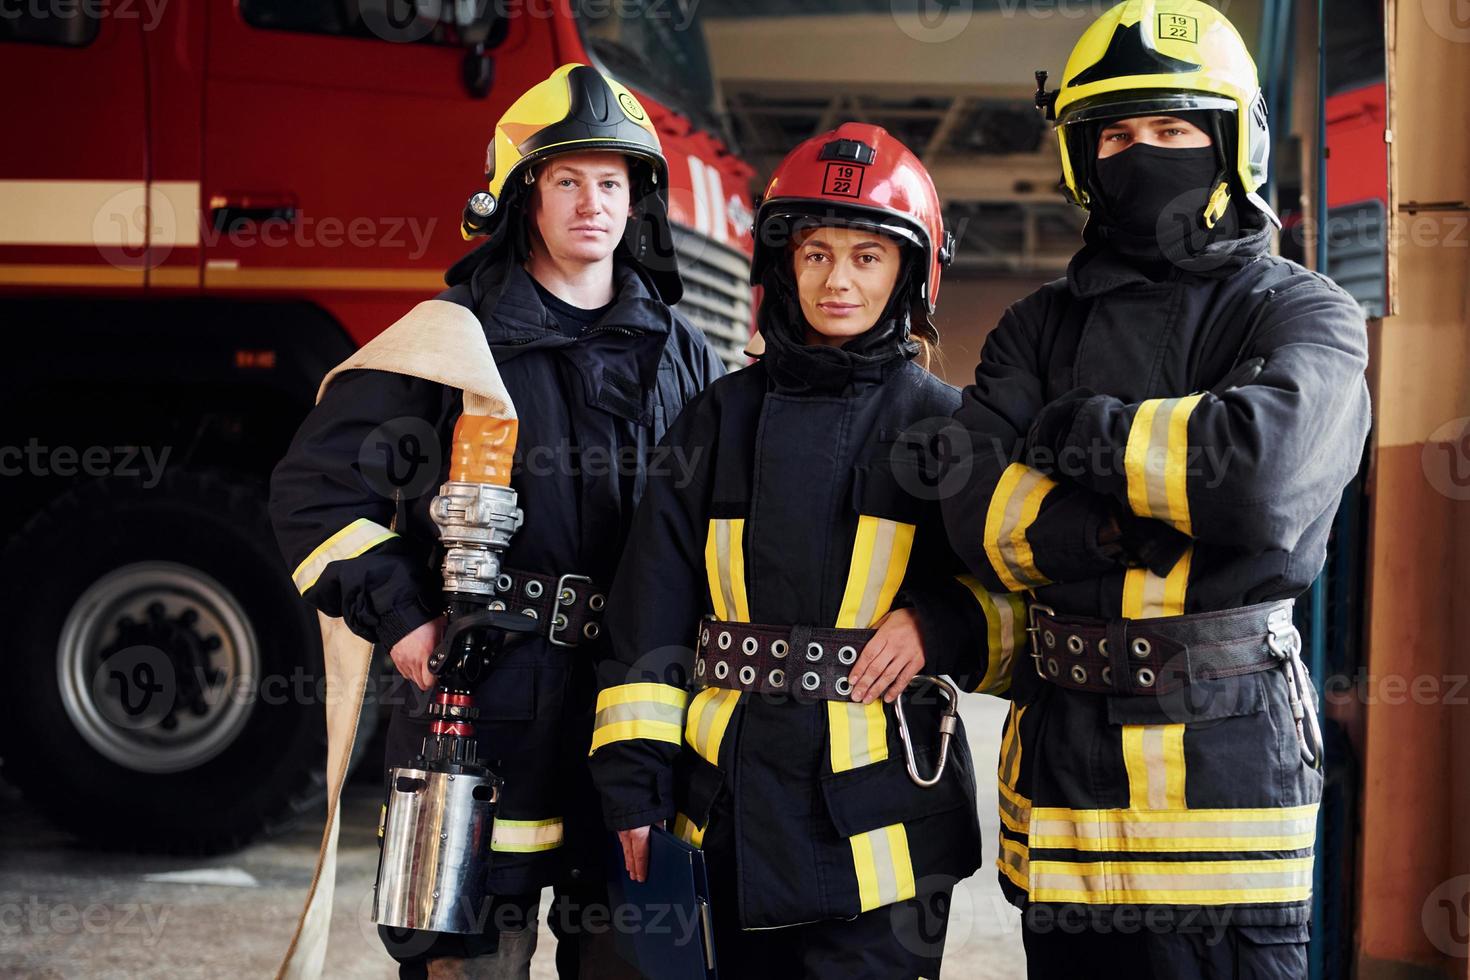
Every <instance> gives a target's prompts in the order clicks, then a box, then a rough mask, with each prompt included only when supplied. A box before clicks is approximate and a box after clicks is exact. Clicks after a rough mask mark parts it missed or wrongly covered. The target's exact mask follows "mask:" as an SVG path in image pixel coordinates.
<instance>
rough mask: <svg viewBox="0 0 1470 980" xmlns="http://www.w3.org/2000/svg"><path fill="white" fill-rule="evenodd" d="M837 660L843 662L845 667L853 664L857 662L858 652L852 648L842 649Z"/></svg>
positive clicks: (838, 652)
mask: <svg viewBox="0 0 1470 980" xmlns="http://www.w3.org/2000/svg"><path fill="white" fill-rule="evenodd" d="M837 659H838V660H840V661H842V663H843V665H844V666H846V665H848V664H851V663H852V662H853V661H855V660H857V650H856V649H855V648H853V647H850V646H848V647H842V648H841V649H840V650H838V651H837Z"/></svg>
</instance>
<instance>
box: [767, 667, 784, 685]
mask: <svg viewBox="0 0 1470 980" xmlns="http://www.w3.org/2000/svg"><path fill="white" fill-rule="evenodd" d="M766 681H767V683H769V684H770V685H771V686H772V687H780V686H781V685H782V684H785V683H786V671H784V670H782V669H781V668H780V667H772V668H771V672H770V673H769V674H767V675H766Z"/></svg>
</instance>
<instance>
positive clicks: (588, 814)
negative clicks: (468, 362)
mask: <svg viewBox="0 0 1470 980" xmlns="http://www.w3.org/2000/svg"><path fill="white" fill-rule="evenodd" d="M488 161H489V165H488V166H487V177H488V186H487V188H486V190H484V191H482V192H480V193H477V194H476V195H475V196H474V197H472V198H471V199H470V203H469V206H468V207H467V208H466V209H465V213H464V232H465V236H466V238H470V237H474V236H477V235H478V236H487V237H488V240H487V241H486V242H485V243H484V244H483V245H482V246H481V247H479V248H477V249H476V250H474V251H472V252H470V253H469V254H467V255H466V256H465V258H464V259H462V260H461V261H460V262H459V263H457V264H456V265H455V266H454V267H453V268H451V269H450V270H449V272H448V274H447V275H446V281H447V283H448V285H449V288H448V289H447V290H446V291H445V292H443V293H441V294H440V295H439V297H438V298H437V300H436V301H431V302H429V303H426V304H423V305H422V306H421V307H420V308H419V310H420V311H424V310H427V311H430V312H429V314H428V315H429V316H432V317H438V318H442V317H444V316H445V315H446V313H445V310H446V309H448V310H449V312H451V313H454V312H458V311H456V310H454V309H453V308H452V306H451V305H453V306H457V307H460V308H463V309H464V310H468V311H469V312H470V313H472V314H473V316H474V317H475V318H477V320H478V322H479V327H480V328H482V329H483V332H484V336H485V339H486V341H487V342H488V345H489V350H490V352H491V353H492V354H493V356H494V362H495V365H496V367H498V370H499V374H500V377H501V378H502V379H503V381H504V385H505V388H506V389H507V390H508V392H509V395H510V397H511V399H512V400H513V401H514V403H515V406H516V408H517V410H518V414H519V441H518V449H517V454H516V462H515V465H514V467H513V469H512V472H511V476H510V486H511V488H512V489H513V490H515V491H516V493H517V495H518V499H519V503H520V507H521V508H522V510H523V511H524V523H523V525H522V526H521V528H520V529H519V531H517V532H516V533H515V535H514V537H513V539H512V541H511V544H510V547H509V550H508V551H507V552H506V553H505V555H504V568H503V570H502V574H501V575H500V581H499V582H497V598H496V601H495V602H494V603H492V604H491V608H498V609H505V610H508V611H510V612H521V613H524V614H525V615H526V616H528V617H533V618H534V620H535V622H536V624H537V627H536V630H535V632H534V633H533V634H531V636H530V638H528V639H527V638H524V637H523V638H522V639H521V640H520V641H518V642H516V643H513V644H508V645H507V649H506V651H505V652H504V653H503V654H501V655H500V657H499V659H498V661H497V662H496V664H495V665H494V667H493V669H491V670H490V671H489V673H488V674H487V675H486V677H485V678H484V679H483V680H482V681H481V683H480V685H479V687H478V689H477V690H476V692H475V701H476V703H477V705H478V708H479V712H480V715H479V721H478V724H477V728H478V735H479V759H481V760H483V761H484V762H486V763H487V764H488V765H489V766H490V768H491V769H492V770H493V771H494V772H495V773H496V774H497V775H499V776H500V777H501V778H502V779H503V780H504V786H503V789H502V791H501V797H500V800H499V806H498V808H497V811H496V813H495V820H494V828H493V836H492V839H491V843H490V848H491V860H490V869H489V891H490V892H492V893H493V894H494V895H495V903H494V907H492V908H489V909H486V910H483V915H484V922H485V930H484V933H483V934H480V935H475V934H470V935H449V934H436V933H423V932H413V931H409V932H395V931H394V930H387V929H380V933H381V934H382V936H383V939H384V943H385V945H386V946H387V948H388V951H389V953H390V954H392V955H393V956H394V957H395V958H396V959H398V960H399V961H400V963H401V970H400V975H402V976H406V977H407V976H425V975H429V976H446V977H447V976H454V977H460V976H469V977H502V976H504V977H516V976H525V975H526V974H525V970H526V969H527V966H526V964H528V963H529V961H530V958H531V955H532V952H533V950H534V948H535V943H536V919H537V904H538V901H539V897H540V893H541V889H542V888H543V887H544V886H548V885H551V886H555V887H556V891H557V901H556V903H555V904H554V905H553V909H552V912H551V914H550V924H551V927H552V929H553V931H554V932H555V933H557V935H558V937H559V939H560V942H559V943H558V947H557V961H558V966H559V968H560V972H561V975H562V976H563V977H577V976H581V977H589V976H599V977H600V976H619V975H624V973H623V970H622V969H621V968H620V967H619V963H620V962H621V961H620V960H619V959H618V958H617V956H616V955H615V954H614V953H613V952H612V950H611V937H610V935H609V934H608V933H607V932H606V931H605V930H595V929H584V928H580V927H579V925H578V915H579V912H580V911H581V910H584V909H587V908H588V907H591V906H597V905H600V904H601V903H603V902H605V898H604V897H603V894H602V882H603V880H604V877H605V876H604V873H603V859H602V850H601V844H602V841H603V839H604V837H605V835H606V834H607V831H606V830H605V829H604V828H603V827H602V824H601V821H600V818H599V807H598V804H597V797H596V794H595V792H594V791H593V788H592V785H591V782H590V778H589V775H588V772H587V765H586V761H585V760H586V755H587V746H588V742H589V739H590V737H591V718H592V705H593V698H594V695H595V680H594V669H593V666H592V665H593V662H594V661H595V659H596V658H597V657H598V655H599V651H601V650H602V649H603V648H604V645H605V642H606V641H605V637H604V636H603V635H602V634H601V618H602V616H603V614H604V612H605V604H606V594H607V589H608V587H609V586H610V584H611V582H612V575H613V572H614V570H615V568H616V564H617V561H618V558H619V556H620V555H621V552H622V548H623V544H624V541H625V539H626V535H627V529H628V526H629V524H630V523H631V521H632V516H633V510H634V506H635V503H636V501H637V499H638V497H639V496H640V494H641V493H642V490H643V485H644V479H645V462H646V461H647V460H648V458H649V454H650V452H651V451H652V449H653V447H654V445H655V443H656V442H657V440H658V439H659V438H660V437H661V436H662V435H663V434H664V430H665V428H666V427H667V425H668V424H669V423H670V422H672V421H673V419H674V418H675V416H677V415H678V414H679V411H680V410H681V409H682V407H683V405H684V403H685V402H686V401H687V400H688V399H689V398H691V397H692V396H693V395H694V394H695V393H696V392H698V391H699V390H700V389H701V388H703V387H704V386H705V384H706V383H708V382H709V381H710V380H712V379H713V378H715V377H717V376H719V375H721V374H722V373H723V369H722V367H721V366H720V362H719V360H718V359H717V358H716V356H715V355H714V353H713V351H712V350H711V349H710V348H709V347H708V346H707V345H706V343H705V341H704V338H703V336H702V335H701V334H700V333H699V331H698V330H696V329H695V328H693V327H692V326H690V324H689V323H688V322H687V321H686V320H684V318H683V317H682V316H680V315H679V314H677V313H675V312H674V311H673V310H672V309H670V307H669V305H668V304H670V303H674V302H677V301H678V299H679V297H680V293H681V288H682V287H681V283H680V278H679V274H678V270H677V267H676V265H675V264H674V262H673V250H672V240H671V237H670V233H671V230H670V227H669V224H668V220H667V218H666V215H665V207H666V191H667V187H668V168H667V164H666V162H665V160H664V157H663V154H662V152H661V150H660V147H659V141H658V136H657V133H656V131H655V129H654V127H653V124H652V123H651V122H650V121H649V118H648V116H647V114H646V112H645V111H644V110H643V108H642V106H641V105H640V104H639V103H638V100H637V98H636V97H635V96H634V95H633V94H632V93H631V92H629V91H628V90H627V89H626V88H624V87H623V86H622V85H620V84H618V83H617V82H615V81H613V80H611V79H608V78H606V77H604V76H603V75H601V74H599V73H598V72H597V71H595V70H593V69H592V68H588V67H586V66H583V65H565V66H563V67H561V68H559V69H558V70H557V71H556V72H554V73H553V74H552V75H551V77H550V78H548V79H547V80H546V81H544V82H542V83H540V84H538V85H536V86H534V87H533V88H531V89H530V90H529V91H527V92H526V93H525V95H523V96H522V97H521V98H520V99H518V100H517V101H516V102H515V103H514V104H512V105H511V106H510V108H509V109H507V110H506V112H505V114H504V115H503V116H502V117H501V119H500V120H499V122H498V123H497V124H496V127H495V132H494V136H493V139H492V142H491V145H490V150H489V154H488ZM416 315H418V311H416V313H415V314H411V315H410V318H406V319H411V318H412V317H413V316H416ZM460 315H461V316H462V314H460ZM390 333H391V334H392V339H393V344H390V345H389V347H390V348H391V349H389V350H386V351H384V350H381V349H378V348H381V347H382V345H381V344H380V345H377V348H375V346H374V345H372V344H370V345H369V347H368V348H364V350H365V351H372V350H377V353H378V354H379V355H380V356H382V355H384V354H387V355H392V353H393V350H412V349H413V348H414V347H416V346H417V345H420V344H424V343H428V342H429V341H430V338H431V336H438V335H439V334H433V333H432V331H430V330H429V328H428V326H426V325H424V324H423V323H421V322H410V323H408V324H407V325H405V323H404V322H403V321H400V323H399V324H396V325H395V326H394V327H392V328H390ZM385 336H387V335H385ZM443 354H444V356H445V358H446V359H447V360H448V361H449V362H450V363H447V364H445V365H443V366H442V369H440V370H438V371H437V372H435V371H430V372H429V374H431V375H433V376H435V377H445V376H451V375H453V373H454V370H455V365H454V364H453V361H454V359H455V358H456V357H458V356H460V352H456V351H445V352H443ZM367 363H373V364H376V363H379V362H378V361H373V360H369V361H368V362H367ZM460 407H461V400H460V392H458V391H456V390H454V388H453V387H451V386H449V385H446V384H443V383H440V382H438V381H435V380H432V379H431V378H428V377H413V376H409V375H408V374H405V373H398V372H396V371H395V370H394V369H391V368H390V369H387V370H349V371H342V372H339V373H337V374H336V375H335V376H334V377H333V379H332V382H331V384H330V386H328V387H326V389H325V391H324V394H323V396H322V398H321V400H320V402H319V404H318V405H317V407H316V408H315V410H313V411H312V413H311V414H310V415H309V416H308V418H307V419H306V421H305V423H304V424H303V425H302V427H301V429H300V431H299V432H298V433H297V435H296V438H295V441H294V442H293V443H292V445H291V448H290V451H289V453H288V454H287V456H286V458H285V459H284V460H283V461H282V462H281V463H280V465H279V466H278V467H277V469H276V471H275V474H274V477H273V480H272V485H271V491H272V492H271V515H272V518H273V520H274V523H275V529H276V533H277V536H278V538H279V541H280V545H281V550H282V552H283V553H284V554H285V556H286V560H287V562H288V565H289V567H291V568H292V569H295V574H294V576H293V577H294V578H295V580H296V584H297V586H298V588H299V589H300V590H301V593H302V595H303V596H304V597H305V598H306V600H307V601H308V602H310V603H312V604H313V605H314V606H316V607H318V608H319V609H321V610H323V611H324V612H326V613H328V614H329V615H331V616H340V617H342V619H343V620H344V621H345V623H346V626H347V627H348V628H349V629H351V631H352V632H353V633H356V634H357V635H358V636H361V637H365V638H367V639H370V640H372V641H374V642H376V643H377V644H379V645H380V646H381V647H383V648H386V649H388V650H390V651H391V656H392V659H393V661H394V663H395V665H396V667H397V669H398V670H399V672H400V673H402V674H403V676H404V677H406V678H407V679H408V681H411V682H413V684H405V685H402V686H396V687H394V688H393V690H395V691H397V690H407V691H408V692H409V695H407V696H404V697H402V698H399V699H398V700H399V703H397V704H396V705H395V708H394V712H393V717H392V720H391V723H390V726H389V731H388V749H387V759H386V768H388V769H391V768H392V767H394V766H402V765H406V764H408V763H409V761H410V760H411V759H412V758H413V756H414V755H415V753H417V752H418V751H419V749H420V746H421V745H422V743H423V740H424V736H425V734H426V732H427V731H428V729H429V725H430V721H431V719H430V718H429V717H428V715H427V713H426V708H427V706H428V702H427V698H426V697H424V696H423V695H422V694H421V692H420V691H419V690H418V689H420V688H422V689H427V688H429V687H431V686H432V685H433V682H434V678H433V675H432V674H431V673H430V670H429V668H428V666H427V661H428V657H429V655H430V652H431V651H432V650H434V648H435V645H436V644H437V643H438V641H439V638H440V636H441V634H442V632H443V628H444V620H443V618H442V615H443V612H444V599H443V596H442V594H441V589H442V588H443V582H442V579H441V576H440V554H441V552H440V550H439V548H438V543H439V538H438V534H437V531H436V528H435V526H434V524H433V523H432V521H431V520H430V514H429V505H430V501H431V500H432V499H433V497H434V494H435V491H436V490H437V489H438V488H439V486H440V485H441V484H442V483H444V481H445V478H446V477H445V474H446V473H447V472H448V470H449V467H450V463H451V458H450V457H451V455H452V452H451V446H452V433H453V432H454V429H455V423H456V420H457V419H458V418H459V416H460ZM385 446H386V447H387V448H388V450H389V451H390V455H391V458H390V459H387V460H383V459H380V458H379V455H378V454H379V450H380V449H381V448H382V447H385ZM434 447H438V451H437V452H434V451H433V449H434ZM630 460H631V461H632V462H628V461H630ZM423 464H427V465H428V466H429V467H431V468H432V469H431V471H430V472H427V473H423V474H420V477H421V478H418V479H411V478H409V477H411V476H412V473H411V467H413V466H414V465H423ZM405 474H407V476H405ZM395 475H396V479H395ZM405 479H407V482H406V483H405V482H404V481H405ZM569 931H571V932H573V933H574V935H568V932H569ZM598 943H602V944H603V945H602V947H600V948H599V946H598ZM579 960H580V965H579Z"/></svg>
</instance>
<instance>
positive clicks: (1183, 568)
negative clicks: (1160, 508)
mask: <svg viewBox="0 0 1470 980" xmlns="http://www.w3.org/2000/svg"><path fill="white" fill-rule="evenodd" d="M1193 558H1194V545H1190V546H1189V547H1188V548H1186V549H1185V550H1184V554H1182V555H1180V556H1179V560H1178V561H1176V562H1175V563H1174V567H1173V568H1171V569H1169V574H1168V575H1167V576H1160V575H1155V574H1154V573H1153V572H1151V571H1149V570H1148V569H1147V568H1130V569H1128V571H1126V572H1124V573H1123V615H1124V616H1126V617H1127V618H1129V619H1153V618H1156V617H1158V616H1180V615H1183V614H1184V595H1185V591H1186V590H1187V589H1188V587H1189V566H1190V562H1191V560H1192V559H1193Z"/></svg>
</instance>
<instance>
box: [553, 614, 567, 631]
mask: <svg viewBox="0 0 1470 980" xmlns="http://www.w3.org/2000/svg"><path fill="white" fill-rule="evenodd" d="M551 626H552V628H553V629H559V630H564V629H566V628H567V617H566V614H565V613H557V614H556V615H555V616H554V617H552V620H551Z"/></svg>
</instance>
